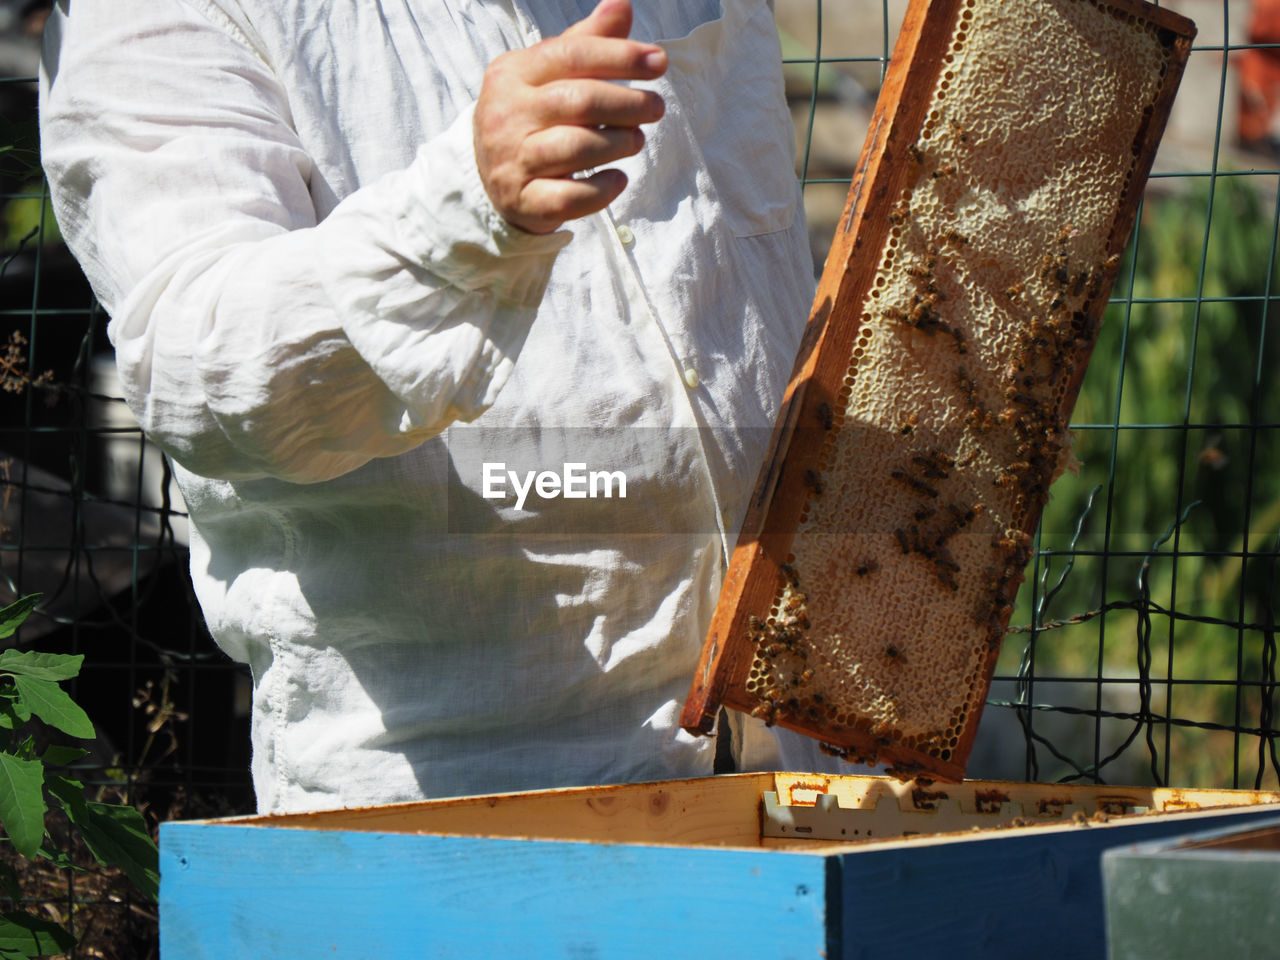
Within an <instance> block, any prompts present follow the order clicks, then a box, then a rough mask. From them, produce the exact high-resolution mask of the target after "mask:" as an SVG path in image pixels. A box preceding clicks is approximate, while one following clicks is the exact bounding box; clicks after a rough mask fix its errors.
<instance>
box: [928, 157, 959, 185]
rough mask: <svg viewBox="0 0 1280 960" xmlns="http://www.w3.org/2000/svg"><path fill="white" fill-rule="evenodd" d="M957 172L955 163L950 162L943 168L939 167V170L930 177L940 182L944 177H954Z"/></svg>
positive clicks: (943, 165)
mask: <svg viewBox="0 0 1280 960" xmlns="http://www.w3.org/2000/svg"><path fill="white" fill-rule="evenodd" d="M955 172H956V165H955V163H954V162H953V161H951V160H948V161H947V162H946V163H944V164H942V166H940V167H938V169H936V170H934V171H933V173H931V174H929V176H930V177H932V178H933V179H934V180H940V179H942V178H943V177H950V176H954V175H955Z"/></svg>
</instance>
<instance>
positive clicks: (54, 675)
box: [0, 650, 84, 680]
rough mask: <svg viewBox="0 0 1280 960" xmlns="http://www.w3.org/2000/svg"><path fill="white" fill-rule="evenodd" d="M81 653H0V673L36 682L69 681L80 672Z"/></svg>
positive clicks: (82, 660)
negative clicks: (30, 678)
mask: <svg viewBox="0 0 1280 960" xmlns="http://www.w3.org/2000/svg"><path fill="white" fill-rule="evenodd" d="M82 663H84V654H82V653H76V654H71V653H37V652H36V651H35V650H3V651H0V673H13V674H19V675H21V676H24V677H33V678H35V679H37V680H70V679H71V678H72V677H74V676H75V675H76V674H78V673H79V672H80V665H81V664H82Z"/></svg>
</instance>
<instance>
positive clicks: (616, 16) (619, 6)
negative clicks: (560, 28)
mask: <svg viewBox="0 0 1280 960" xmlns="http://www.w3.org/2000/svg"><path fill="white" fill-rule="evenodd" d="M630 33H631V3H630V0H600V2H599V3H597V4H596V8H595V9H594V10H592V11H591V13H590V14H588V15H587V16H586V17H585V18H584V19H582V20H579V21H578V22H577V23H575V24H574V25H573V26H571V27H570V28H569V29H568V30H566V31H565V32H564V33H563V34H561V36H565V37H570V36H594V37H626V36H628V35H630Z"/></svg>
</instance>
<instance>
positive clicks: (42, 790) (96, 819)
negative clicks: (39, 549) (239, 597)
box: [0, 594, 160, 960]
mask: <svg viewBox="0 0 1280 960" xmlns="http://www.w3.org/2000/svg"><path fill="white" fill-rule="evenodd" d="M39 598H40V595H39V594H33V595H31V596H26V597H22V598H21V599H19V600H17V601H16V602H14V603H12V604H10V605H9V606H7V607H4V608H3V609H0V640H2V639H4V638H6V637H9V636H11V635H12V634H13V632H14V631H15V630H17V628H18V627H19V626H20V625H21V624H22V622H23V621H24V620H26V618H27V616H28V615H29V614H30V613H31V611H32V610H33V609H34V607H35V604H36V602H37V601H38V600H39ZM83 661H84V657H83V656H73V655H69V654H53V653H38V652H35V651H18V650H13V649H9V650H4V651H0V829H2V830H3V834H4V836H6V837H7V838H8V840H9V842H10V843H11V844H12V845H13V848H14V849H15V850H16V851H17V853H18V854H19V855H20V856H22V857H23V858H24V859H26V860H29V861H32V860H35V859H37V858H44V859H47V860H49V861H51V862H53V863H55V864H56V865H58V866H60V867H67V868H69V869H82V868H80V867H76V866H75V865H74V864H73V863H72V862H71V859H70V857H69V856H68V854H67V852H66V851H64V850H61V849H58V848H57V847H56V845H55V844H54V841H53V838H52V837H51V835H50V832H49V830H48V828H47V824H46V816H47V815H48V813H49V812H50V809H51V808H54V809H59V808H60V809H61V810H62V812H63V813H64V814H65V815H66V817H67V819H68V820H69V821H70V822H71V823H72V824H73V825H74V826H75V828H76V829H77V830H78V831H79V833H80V836H81V838H82V839H83V840H84V843H85V846H86V847H87V848H88V849H89V851H90V853H92V854H93V856H94V858H95V859H96V860H97V861H98V863H99V864H101V865H103V866H113V867H117V868H119V869H120V870H121V871H123V872H124V874H125V875H126V876H127V877H128V878H129V879H130V880H131V881H132V882H133V884H134V885H135V886H136V887H137V888H138V889H139V890H140V891H141V892H142V893H143V894H144V895H145V896H147V897H149V898H150V899H152V900H155V899H156V896H157V894H158V892H159V883H160V874H159V867H158V859H159V858H158V854H157V851H156V846H155V843H154V842H153V841H152V839H151V835H150V833H149V832H148V830H147V824H146V821H145V820H144V819H143V817H142V814H140V813H139V812H138V811H137V810H135V809H134V808H133V807H130V806H123V805H120V804H113V803H101V802H98V801H94V800H90V799H89V797H88V795H87V793H86V790H85V786H84V784H83V783H82V782H81V781H79V780H76V779H74V778H72V777H70V776H67V775H66V774H65V773H61V772H58V770H59V769H60V768H64V767H65V766H66V765H68V764H71V763H74V762H75V761H77V760H79V759H80V758H81V757H83V756H84V755H85V753H86V751H84V750H82V749H80V748H79V747H70V746H63V745H59V744H53V745H49V746H45V747H43V749H41V748H40V747H39V746H37V743H38V737H37V734H38V733H39V732H40V731H39V727H40V726H43V727H48V728H53V729H55V730H59V731H61V732H62V733H64V734H67V735H69V736H70V737H73V738H75V739H79V740H89V739H92V738H93V737H94V729H93V723H92V721H90V719H89V716H88V715H87V714H86V713H85V712H84V711H83V710H82V709H81V708H80V707H79V706H78V705H77V704H76V703H75V701H74V700H72V699H71V697H70V696H69V695H68V694H67V692H66V691H65V690H63V689H62V687H61V686H60V684H61V683H62V682H63V681H66V680H70V679H71V678H73V677H75V676H76V675H78V674H79V672H80V666H81V664H82V663H83ZM0 890H3V892H4V893H5V894H6V895H7V896H8V897H9V899H10V900H12V901H13V903H14V905H15V907H17V906H18V904H19V903H20V899H21V887H20V883H19V874H18V872H17V871H16V870H15V869H14V868H13V867H11V866H9V865H8V864H6V863H3V862H0ZM74 944H75V937H74V936H72V934H71V933H70V932H69V931H67V930H66V929H65V928H63V927H62V926H60V925H59V924H56V923H54V922H52V921H50V920H47V919H45V918H43V917H39V916H37V915H35V914H33V913H29V912H26V911H23V910H21V909H15V910H13V911H10V912H7V913H0V960H11V958H13V960H16V958H26V957H38V956H43V955H46V954H51V953H63V952H65V951H67V950H69V949H70V948H71V947H72V946H74Z"/></svg>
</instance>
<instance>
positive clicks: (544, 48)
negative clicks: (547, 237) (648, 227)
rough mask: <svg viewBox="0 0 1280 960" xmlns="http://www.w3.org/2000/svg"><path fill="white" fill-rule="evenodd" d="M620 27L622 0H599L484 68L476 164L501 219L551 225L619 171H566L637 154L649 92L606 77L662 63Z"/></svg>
mask: <svg viewBox="0 0 1280 960" xmlns="http://www.w3.org/2000/svg"><path fill="white" fill-rule="evenodd" d="M630 33H631V3H630V0H600V3H599V4H597V6H596V8H595V10H593V11H592V12H591V15H590V16H588V17H587V18H586V19H585V20H580V21H579V22H577V23H575V24H574V25H573V26H571V27H570V28H569V29H568V30H566V31H565V32H564V33H562V34H560V36H558V37H552V38H550V39H548V40H543V41H542V42H541V43H537V44H535V45H533V46H532V47H529V48H527V49H524V50H513V51H511V52H510V53H504V54H503V55H502V56H500V57H498V58H497V59H496V60H494V61H493V63H491V64H490V65H489V68H488V70H486V71H485V76H484V83H483V84H482V86H481V88H480V96H479V99H478V100H477V101H476V110H475V126H474V136H475V151H476V163H477V165H478V166H479V169H480V180H481V182H482V183H483V184H484V188H485V191H486V192H487V193H488V194H489V199H490V200H492V201H493V205H494V206H495V207H496V208H497V210H498V212H499V213H500V214H502V216H503V218H504V219H506V221H507V222H508V223H511V224H513V225H515V226H517V227H519V228H521V229H523V230H527V231H529V232H530V233H551V232H552V231H553V230H558V229H559V228H560V225H561V224H562V223H564V222H565V221H566V220H573V219H576V218H578V217H585V216H587V215H588V214H592V213H595V212H596V211H597V210H603V209H604V208H605V207H607V206H608V205H609V204H610V203H612V202H613V201H614V199H615V198H616V197H617V196H618V194H620V193H621V192H622V190H623V188H624V187H626V185H627V177H626V174H624V173H623V172H622V171H621V170H614V169H606V170H600V171H598V172H596V173H593V174H592V175H591V176H589V177H583V178H581V179H577V178H575V177H574V176H573V174H575V173H577V172H579V171H582V170H587V169H590V168H593V167H598V166H600V165H602V164H606V163H611V162H613V161H614V160H619V159H621V158H622V157H629V156H632V155H634V154H636V153H639V152H640V149H641V147H643V146H644V134H643V133H642V132H641V131H640V125H641V124H643V123H652V122H654V121H655V120H657V119H658V118H659V117H661V116H662V113H663V110H664V105H663V102H662V97H660V96H659V95H658V94H656V93H654V92H652V91H648V90H636V89H632V88H629V87H625V86H622V85H620V84H617V83H611V82H610V81H612V80H652V79H654V78H656V77H660V76H662V74H663V73H664V72H665V71H666V69H667V55H666V52H665V51H663V49H662V48H661V47H659V46H657V45H655V44H651V43H640V42H638V41H634V40H629V39H627V37H628V35H629V34H630Z"/></svg>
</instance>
